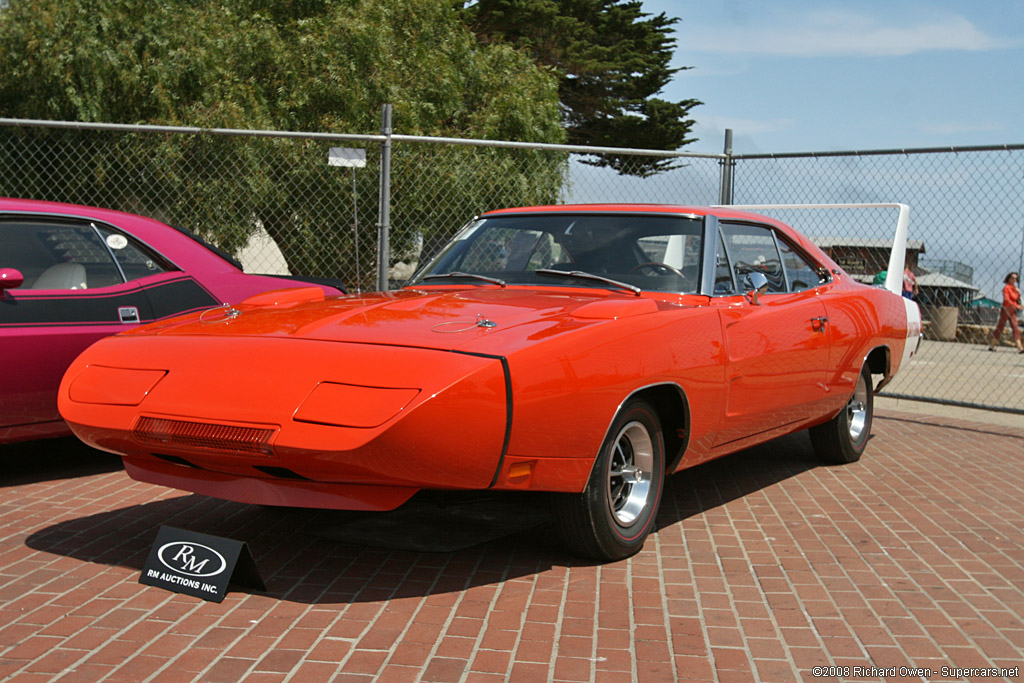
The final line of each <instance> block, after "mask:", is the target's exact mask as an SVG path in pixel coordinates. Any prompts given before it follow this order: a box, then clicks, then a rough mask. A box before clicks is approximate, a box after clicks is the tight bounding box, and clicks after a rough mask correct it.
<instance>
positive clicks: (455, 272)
mask: <svg viewBox="0 0 1024 683" xmlns="http://www.w3.org/2000/svg"><path fill="white" fill-rule="evenodd" d="M446 277H468V278H473V279H474V280H483V281H484V282H490V283H491V284H492V285H498V286H499V287H504V286H505V281H504V280H502V279H501V278H496V277H487V276H486V275H477V274H476V273H463V272H462V271H458V270H453V271H452V272H450V273H434V274H432V275H424V276H423V279H424V280H438V279H440V278H446Z"/></svg>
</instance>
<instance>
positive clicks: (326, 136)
mask: <svg viewBox="0 0 1024 683" xmlns="http://www.w3.org/2000/svg"><path fill="white" fill-rule="evenodd" d="M0 126H19V127H24V128H31V127H36V128H70V129H77V130H108V131H120V132H125V133H138V132H147V133H178V134H187V135H196V134H209V135H235V136H246V137H264V138H296V139H298V138H301V139H307V140H343V141H344V140H347V141H355V142H380V143H383V142H387V141H389V140H390V141H392V142H423V143H438V144H447V145H464V146H470V147H503V148H509V149H529V150H543V151H555V152H569V153H574V154H624V155H633V156H657V157H665V158H690V159H716V160H719V161H722V160H726V159H728V160H732V161H743V160H751V159H801V158H803V159H807V158H825V157H851V156H906V155H912V154H957V153H961V152H963V153H967V152H1013V151H1024V143H1021V144H1002V145H973V146H961V147H957V146H950V147H908V148H898V149H870V150H845V151H844V150H836V151H829V152H782V153H775V154H771V153H769V154H704V153H698V152H681V151H672V150H662V149H641V148H633V147H587V146H584V145H556V144H549V143H541V142H513V141H509V140H482V139H478V138H448V137H429V136H424V135H400V134H392V135H382V134H356V133H308V132H300V131H283V130H254V129H242V128H203V127H198V126H158V125H151V124H126V123H90V122H84V121H49V120H46V119H11V118H0Z"/></svg>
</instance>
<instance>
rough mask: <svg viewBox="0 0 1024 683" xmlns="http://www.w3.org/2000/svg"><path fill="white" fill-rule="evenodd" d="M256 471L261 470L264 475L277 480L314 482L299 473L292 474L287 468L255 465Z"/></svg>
mask: <svg viewBox="0 0 1024 683" xmlns="http://www.w3.org/2000/svg"><path fill="white" fill-rule="evenodd" d="M252 468H253V469H254V470H259V471H260V472H263V473H264V474H269V475H270V476H272V477H275V478H277V479H301V480H302V481H312V480H311V479H309V478H308V477H304V476H302V475H301V474H299V473H298V472H292V471H291V470H290V469H288V468H286V467H267V466H266V465H253V467H252Z"/></svg>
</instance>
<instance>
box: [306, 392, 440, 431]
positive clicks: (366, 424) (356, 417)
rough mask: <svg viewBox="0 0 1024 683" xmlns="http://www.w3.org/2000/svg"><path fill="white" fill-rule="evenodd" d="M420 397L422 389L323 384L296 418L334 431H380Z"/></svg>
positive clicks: (311, 393)
mask: <svg viewBox="0 0 1024 683" xmlns="http://www.w3.org/2000/svg"><path fill="white" fill-rule="evenodd" d="M419 393H420V390H419V389H404V388H382V387H363V386H357V385H355V384H339V383H336V382H321V383H320V384H318V385H317V386H316V388H315V389H313V391H312V392H310V394H309V396H307V397H306V399H305V400H304V401H303V402H302V404H301V405H300V406H299V409H298V410H296V411H295V415H294V416H293V417H294V419H295V421H297V422H314V423H317V424H325V425H333V426H335V427H361V428H364V429H368V428H371V427H379V426H380V425H382V424H384V423H385V422H387V421H388V420H390V419H391V418H393V417H395V416H396V415H398V414H399V413H400V412H402V411H403V410H404V409H405V408H406V406H408V405H409V404H410V403H412V401H413V399H414V398H416V396H417V395H418V394H419Z"/></svg>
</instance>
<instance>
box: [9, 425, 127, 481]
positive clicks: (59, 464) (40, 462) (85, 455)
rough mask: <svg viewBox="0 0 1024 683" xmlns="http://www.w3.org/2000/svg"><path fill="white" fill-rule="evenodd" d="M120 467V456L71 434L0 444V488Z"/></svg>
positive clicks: (98, 472)
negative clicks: (94, 446)
mask: <svg viewBox="0 0 1024 683" xmlns="http://www.w3.org/2000/svg"><path fill="white" fill-rule="evenodd" d="M120 469H124V468H123V467H122V465H121V458H119V457H118V456H116V455H114V454H112V453H106V452H104V451H98V450H96V449H95V448H90V447H89V446H86V445H85V444H84V443H82V442H81V441H79V440H78V439H76V438H74V437H71V436H69V437H63V438H57V439H40V440H38V441H24V442H20V443H13V444H5V445H2V446H0V472H2V474H0V488H3V487H5V486H23V485H25V484H34V483H38V482H42V481H53V480H57V479H72V478H74V477H84V476H87V475H90V474H103V473H104V472H114V471H116V470H120Z"/></svg>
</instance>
